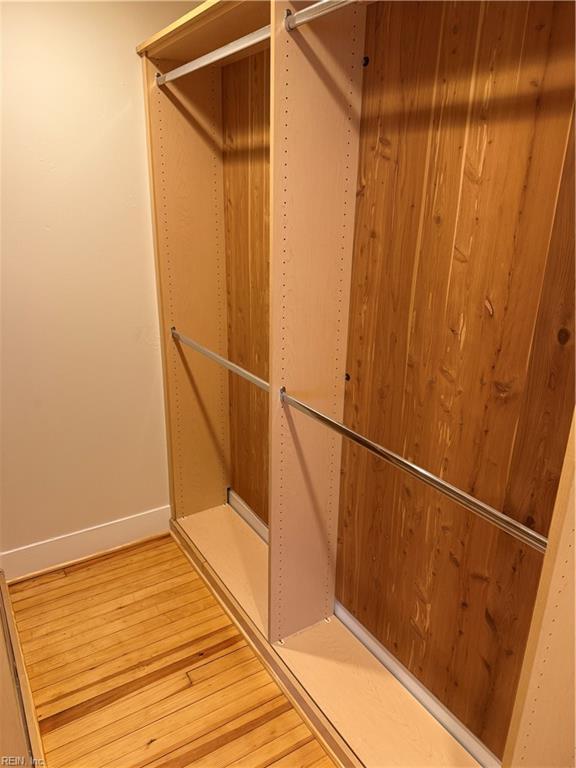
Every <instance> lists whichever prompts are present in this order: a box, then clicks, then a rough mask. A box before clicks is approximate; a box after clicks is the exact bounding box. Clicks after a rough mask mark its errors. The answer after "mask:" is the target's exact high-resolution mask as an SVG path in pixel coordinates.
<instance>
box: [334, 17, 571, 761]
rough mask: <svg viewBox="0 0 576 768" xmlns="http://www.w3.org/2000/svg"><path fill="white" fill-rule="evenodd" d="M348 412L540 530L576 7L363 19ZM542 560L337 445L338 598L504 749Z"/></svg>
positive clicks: (567, 391)
mask: <svg viewBox="0 0 576 768" xmlns="http://www.w3.org/2000/svg"><path fill="white" fill-rule="evenodd" d="M364 53H365V56H366V57H367V66H366V67H365V70H364V85H363V102H362V116H361V128H360V160H359V172H358V189H357V206H356V221H355V237H354V254H353V264H352V285H351V301H350V321H349V338H348V361H347V371H348V373H349V374H350V381H349V382H348V383H347V385H346V395H345V422H346V423H347V424H348V425H350V426H351V427H353V428H354V429H356V430H358V431H359V432H361V433H363V434H366V435H367V436H368V437H370V438H371V439H373V440H376V441H377V442H379V443H381V444H383V445H384V446H386V447H388V448H390V449H392V450H393V451H396V452H398V453H400V454H402V455H404V456H405V457H406V458H408V459H410V460H411V461H414V462H416V463H417V464H419V465H421V466H423V467H425V468H426V469H428V470H430V471H432V472H433V473H435V474H437V475H439V476H441V477H443V478H445V479H446V480H448V481H449V482H451V483H453V484H455V485H456V486H458V487H460V488H462V489H463V490H465V491H467V492H469V493H471V494H473V495H475V496H477V497H478V498H480V499H482V500H484V501H486V502H488V503H489V504H491V505H493V506H495V507H496V508H499V509H502V510H504V511H505V512H506V513H507V514H509V515H511V516H513V517H515V518H517V519H519V520H521V521H522V522H524V523H525V524H527V525H531V526H533V527H534V528H536V529H537V530H539V531H541V532H542V533H544V534H545V533H546V532H547V530H548V525H549V522H550V517H551V513H552V509H553V503H554V498H555V492H556V487H557V483H558V477H559V473H560V469H561V466H562V458H563V456H564V451H565V447H566V440H567V437H568V430H569V426H570V418H571V415H572V411H573V403H574V382H573V379H574V368H573V355H574V327H573V303H572V302H573V294H574V272H573V270H574V266H573V258H574V254H573V251H574V246H573V219H572V218H571V216H572V213H573V202H572V212H571V211H570V195H571V194H572V192H571V190H573V185H574V177H573V171H574V168H573V161H572V160H571V159H570V157H571V155H568V156H567V154H566V152H567V146H568V144H569V141H568V139H569V134H570V127H571V121H572V110H573V102H574V80H573V72H574V8H573V5H572V4H570V3H562V2H559V3H544V2H542V3H525V2H498V3H476V2H460V3H435V2H430V3H416V2H379V3H374V4H371V5H369V6H368V10H367V21H366V40H365V51H364ZM541 563H542V556H541V555H540V554H538V553H537V552H535V551H534V550H531V549H530V548H528V547H526V546H524V545H522V544H520V543H517V542H516V541H515V540H514V539H512V538H511V537H509V536H508V535H506V534H504V533H502V532H500V531H498V530H496V529H495V528H493V527H492V526H490V525H489V524H488V523H486V522H485V521H483V520H480V519H478V518H476V517H475V516H474V515H473V514H472V513H470V512H467V511H466V510H464V509H462V508H460V507H459V506H458V505H456V504H454V503H453V502H450V501H448V500H446V499H445V498H444V497H442V496H440V495H439V494H438V493H437V492H435V491H433V490H431V489H427V488H424V487H422V485H421V484H419V483H418V482H417V481H415V480H412V479H411V478H409V477H408V476H406V475H404V474H402V473H400V472H399V471H398V470H395V469H393V468H391V467H389V466H387V465H386V464H384V463H383V462H381V461H379V460H378V459H376V458H374V457H372V456H370V455H369V454H367V453H366V452H365V451H363V449H361V448H359V447H356V446H354V445H351V444H349V443H347V444H345V445H344V448H343V454H342V479H341V490H340V517H339V541H338V572H337V597H338V598H339V599H340V600H341V601H342V603H343V604H344V605H345V606H346V608H348V609H349V610H350V611H351V612H352V613H353V614H354V615H355V616H356V617H357V618H358V619H359V620H360V621H361V622H362V623H363V624H364V625H365V626H366V627H367V628H368V629H369V630H370V632H372V634H374V635H375V636H376V637H377V638H378V639H379V640H380V641H381V642H382V643H383V644H384V645H385V646H386V647H387V648H389V649H390V650H391V651H392V652H393V653H394V654H395V655H396V656H397V658H399V660H400V661H401V662H402V663H403V664H404V665H406V666H407V667H408V668H409V669H410V671H411V672H413V673H414V674H415V675H416V676H417V677H418V678H419V679H420V680H421V681H422V682H423V683H424V685H426V686H427V687H428V688H429V689H430V690H431V691H432V693H434V694H435V695H436V696H437V697H438V698H439V699H440V700H441V701H442V702H443V703H444V704H446V706H448V707H449V708H450V709H451V710H452V712H453V713H454V714H455V715H456V716H457V717H458V718H460V719H461V720H462V721H463V722H464V723H465V724H466V725H467V726H468V727H469V728H470V729H471V730H472V731H473V732H474V733H475V734H476V735H477V736H479V737H480V738H481V739H482V740H483V741H484V742H485V743H486V744H487V746H488V747H489V748H490V749H492V750H493V751H494V752H495V753H496V754H497V755H501V754H502V750H503V748H504V743H505V739H506V734H507V730H508V724H509V721H510V716H511V711H512V706H513V703H514V697H515V690H516V686H517V682H518V677H519V673H520V666H521V663H522V657H523V653H524V647H525V644H526V638H527V635H528V630H529V626H530V620H531V615H532V607H533V604H534V599H535V594H536V590H537V586H538V579H539V572H540V568H541Z"/></svg>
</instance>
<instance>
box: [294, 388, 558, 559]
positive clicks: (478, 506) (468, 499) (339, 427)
mask: <svg viewBox="0 0 576 768" xmlns="http://www.w3.org/2000/svg"><path fill="white" fill-rule="evenodd" d="M280 400H281V402H282V403H283V404H284V405H289V406H291V407H292V408H295V409H296V410H298V411H301V412H302V413H305V414H306V415H307V416H310V417H312V418H313V419H316V421H319V422H321V423H322V424H325V425H326V426H327V427H330V429H333V430H334V431H335V432H338V433H339V434H340V435H342V436H343V437H346V438H348V440H352V441H353V442H354V443H357V444H358V445H361V446H362V447H363V448H366V449H367V450H368V451H370V452H371V453H373V454H374V455H376V456H378V457H379V458H381V459H384V461H387V462H388V463H389V464H392V465H393V466H395V467H397V468H398V469H402V470H403V471H404V472H408V474H410V475H412V476H413V477H415V478H417V479H418V480H422V481H423V482H424V483H426V485H429V486H431V487H432V488H435V489H436V490H437V491H439V492H440V493H442V494H443V495H444V496H448V497H449V498H451V499H452V500H453V501H455V502H457V503H458V504H460V505H461V506H463V507H466V508H467V509H469V510H470V511H471V512H474V513H475V514H476V515H479V516H480V517H482V518H483V519H484V520H487V521H488V522H489V523H492V525H495V526H496V527H497V528H500V530H502V531H505V532H506V533H508V534H509V535H510V536H513V537H514V538H515V539H518V540H519V541H522V542H523V543H524V544H528V545H529V546H531V547H533V548H534V549H537V550H538V551H539V552H545V551H546V546H547V544H548V539H547V538H546V537H545V536H542V534H541V533H538V532H537V531H533V530H532V529H531V528H528V527H527V526H525V525H522V523H519V522H518V521H517V520H514V518H512V517H509V516H508V515H505V514H504V513H503V512H499V511H498V510H497V509H494V507H491V506H490V505H489V504H485V503H484V502H483V501H480V500H479V499H476V498H474V496H470V494H469V493H466V492H465V491H461V490H460V489H459V488H456V486H454V485H451V484H450V483H447V482H446V481H445V480H442V479H441V478H440V477H436V475H433V474H432V473H431V472H428V471H427V470H425V469H422V467H419V466H418V465H417V464H412V462H411V461H408V460H407V459H404V458H402V456H398V454H397V453H393V452H392V451H389V450H387V449H386V448H383V447H382V446H381V445H378V443H374V442H373V441H372V440H369V439H368V438H367V437H364V436H363V435H360V434H359V433H358V432H355V431H354V430H353V429H350V427H347V426H345V425H344V424H342V423H341V422H339V421H336V420H335V419H332V418H330V416H326V414H324V413H321V412H320V411H317V410H316V409H315V408H312V407H311V406H309V405H306V403H303V402H302V401H301V400H298V399H297V398H295V397H292V396H291V395H289V394H288V393H287V392H286V388H285V387H282V389H281V390H280Z"/></svg>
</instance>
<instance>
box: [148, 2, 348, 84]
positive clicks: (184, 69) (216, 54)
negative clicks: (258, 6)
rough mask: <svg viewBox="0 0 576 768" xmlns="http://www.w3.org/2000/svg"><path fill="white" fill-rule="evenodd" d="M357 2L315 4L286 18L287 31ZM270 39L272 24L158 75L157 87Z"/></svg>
mask: <svg viewBox="0 0 576 768" xmlns="http://www.w3.org/2000/svg"><path fill="white" fill-rule="evenodd" d="M352 2H356V0H320V2H319V3H314V5H310V6H309V7H308V8H304V9H303V10H301V11H297V12H296V13H289V14H288V15H287V16H286V21H285V25H286V29H287V30H288V31H289V32H291V31H292V30H294V29H296V28H297V27H299V26H301V25H302V24H306V23H308V22H309V21H313V20H314V19H319V18H320V17H321V16H325V15H326V14H327V13H332V11H337V10H338V9H339V8H343V7H344V6H345V5H350V3H352ZM269 39H270V24H268V25H267V26H265V27H262V28H261V29H257V30H255V31H254V32H250V33H249V34H248V35H244V37H239V38H238V40H233V41H232V42H231V43H227V44H226V45H223V46H221V47H220V48H216V49H215V50H214V51H210V53H206V54H204V56H199V57H198V58H197V59H193V60H192V61H189V62H188V63H187V64H182V65H181V66H179V67H175V69H171V70H170V71H169V72H166V74H165V75H162V74H161V73H160V72H157V73H156V85H164V84H165V83H169V82H171V81H172V80H177V79H178V78H179V77H183V76H184V75H189V74H190V73H191V72H196V70H198V69H202V68H203V67H209V66H210V65H211V64H215V63H216V62H217V61H221V60H222V59H225V58H227V57H228V56H232V55H233V54H235V53H240V51H245V50H246V49H247V48H251V47H252V46H253V45H257V44H258V43H262V42H264V40H269Z"/></svg>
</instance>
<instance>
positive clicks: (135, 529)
mask: <svg viewBox="0 0 576 768" xmlns="http://www.w3.org/2000/svg"><path fill="white" fill-rule="evenodd" d="M169 529H170V507H169V506H165V507H158V508H156V509H149V510H146V511H145V512H139V513H137V514H135V515H129V516H128V517H121V518H119V519H117V520H110V522H108V523H101V524H100V525H93V526H91V527H89V528H83V529H82V530H80V531H72V532H71V533H65V534H63V535H62V536H54V538H52V539H45V540H44V541H36V542H34V543H33V544H28V545H26V546H24V547H17V548H16V549H10V550H6V551H4V552H0V568H1V569H2V570H3V571H4V573H5V574H6V579H7V580H8V581H11V580H13V579H19V578H22V577H23V576H27V575H29V574H34V573H37V572H38V571H44V570H47V569H49V568H54V567H55V566H58V565H61V564H64V563H69V562H71V561H74V560H80V559H82V558H85V557H92V556H94V555H96V554H98V553H99V552H102V551H105V550H108V549H114V548H115V547H121V546H124V545H126V544H131V543H132V542H134V541H137V540H139V539H143V538H147V537H149V536H156V535H158V534H162V533H168V531H169Z"/></svg>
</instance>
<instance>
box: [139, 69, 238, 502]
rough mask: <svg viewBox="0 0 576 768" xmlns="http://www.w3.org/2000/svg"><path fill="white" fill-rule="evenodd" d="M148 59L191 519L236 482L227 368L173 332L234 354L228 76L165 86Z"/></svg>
mask: <svg viewBox="0 0 576 768" xmlns="http://www.w3.org/2000/svg"><path fill="white" fill-rule="evenodd" d="M159 64H160V63H159ZM172 65H174V64H172ZM144 66H145V68H146V70H145V71H146V83H147V88H148V125H149V133H150V142H149V145H150V147H151V150H150V154H151V158H150V159H151V169H152V191H153V203H154V225H155V238H156V263H157V273H158V291H159V304H160V312H161V325H162V348H163V355H164V372H165V376H164V382H165V394H166V411H167V414H166V420H167V431H168V445H169V452H170V474H171V486H172V488H171V490H172V493H171V498H172V503H173V506H174V509H173V514H175V515H176V516H183V515H189V514H191V513H193V512H199V511H201V510H203V509H207V508H209V507H213V506H216V505H217V504H222V503H223V502H224V501H225V500H226V486H227V485H228V482H229V465H230V460H229V437H228V430H229V414H228V374H227V372H226V371H225V370H224V369H223V368H221V367H220V366H218V365H216V364H215V363H213V362H212V361H210V360H207V359H206V358H204V357H203V356H202V355H199V354H198V353H197V352H194V351H193V350H191V349H190V348H188V347H185V346H183V345H180V344H176V343H175V342H174V341H173V340H172V337H171V334H170V329H171V327H172V326H176V328H178V330H179V331H181V332H182V333H183V334H185V335H187V336H190V337H191V338H193V339H196V340H197V341H199V342H200V343H201V344H204V345H205V346H207V347H209V348H210V349H213V350H215V351H216V352H219V353H220V354H222V355H226V354H227V321H226V253H225V248H224V238H225V232H224V202H223V201H224V195H223V168H222V129H221V125H222V118H221V77H220V70H219V69H216V68H208V69H204V70H201V71H199V72H195V73H193V74H192V75H189V76H187V77H185V78H181V79H180V80H178V81H175V82H174V83H171V84H169V85H168V86H166V87H164V88H163V89H162V91H161V90H160V89H159V88H158V87H157V86H156V84H155V82H154V76H155V73H156V71H157V68H156V66H154V65H153V64H152V63H150V62H147V61H146V62H145V63H144ZM170 66H171V62H169V61H163V62H161V67H162V70H163V71H167V70H168V69H170Z"/></svg>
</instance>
